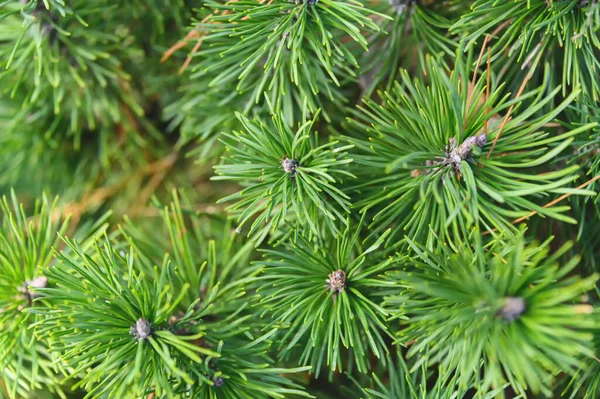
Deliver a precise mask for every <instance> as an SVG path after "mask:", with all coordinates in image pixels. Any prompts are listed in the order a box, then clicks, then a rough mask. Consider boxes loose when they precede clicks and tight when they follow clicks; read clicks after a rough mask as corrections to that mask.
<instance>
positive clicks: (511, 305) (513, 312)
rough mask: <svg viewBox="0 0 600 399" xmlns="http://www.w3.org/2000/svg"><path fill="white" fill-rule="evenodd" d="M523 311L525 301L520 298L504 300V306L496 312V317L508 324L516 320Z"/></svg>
mask: <svg viewBox="0 0 600 399" xmlns="http://www.w3.org/2000/svg"><path fill="white" fill-rule="evenodd" d="M524 311H525V300H524V299H523V298H521V297H510V296H509V297H506V298H504V306H502V308H501V309H500V311H498V316H500V317H502V318H504V320H506V321H508V322H510V321H513V320H516V319H518V318H519V317H520V316H521V314H523V312H524Z"/></svg>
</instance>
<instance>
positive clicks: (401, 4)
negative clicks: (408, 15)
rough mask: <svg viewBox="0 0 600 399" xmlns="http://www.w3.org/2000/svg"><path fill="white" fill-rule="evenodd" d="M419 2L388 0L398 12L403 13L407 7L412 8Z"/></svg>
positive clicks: (413, 0)
mask: <svg viewBox="0 0 600 399" xmlns="http://www.w3.org/2000/svg"><path fill="white" fill-rule="evenodd" d="M416 3H417V0H388V4H389V5H390V6H392V7H394V8H395V9H396V12H397V13H398V14H402V13H403V12H404V10H405V9H406V8H410V7H412V6H413V5H415V4H416Z"/></svg>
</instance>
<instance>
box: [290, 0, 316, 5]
mask: <svg viewBox="0 0 600 399" xmlns="http://www.w3.org/2000/svg"><path fill="white" fill-rule="evenodd" d="M290 1H293V2H294V3H305V4H308V5H313V4H317V3H318V2H319V0H290Z"/></svg>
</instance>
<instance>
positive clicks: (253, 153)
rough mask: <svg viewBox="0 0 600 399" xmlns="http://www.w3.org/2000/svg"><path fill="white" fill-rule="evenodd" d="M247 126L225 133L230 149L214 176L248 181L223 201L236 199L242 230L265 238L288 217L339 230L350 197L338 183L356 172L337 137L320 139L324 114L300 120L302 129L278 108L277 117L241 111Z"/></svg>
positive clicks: (313, 227) (313, 229)
mask: <svg viewBox="0 0 600 399" xmlns="http://www.w3.org/2000/svg"><path fill="white" fill-rule="evenodd" d="M237 116H238V119H239V121H240V123H241V124H242V125H243V126H244V131H240V132H234V133H231V134H229V133H227V134H224V139H223V140H222V141H223V142H224V143H225V145H226V146H227V150H228V153H229V155H228V156H227V157H226V158H225V162H226V163H225V164H222V165H216V166H215V171H216V173H217V174H218V176H216V177H213V179H214V180H235V181H238V182H240V183H242V184H244V185H245V186H246V187H245V188H244V189H242V190H241V191H238V192H237V193H235V194H233V195H230V196H227V197H225V198H223V199H221V200H220V202H221V201H235V203H234V204H233V205H232V206H230V208H229V210H230V211H231V212H232V214H233V215H235V217H236V218H237V220H238V222H239V226H238V229H239V230H241V229H242V228H243V227H244V225H245V224H246V223H251V226H250V228H249V232H248V235H252V236H254V237H255V238H256V240H257V242H261V241H262V240H263V239H264V238H265V236H266V235H267V234H268V233H269V232H272V231H274V230H276V229H277V228H279V227H280V226H281V225H283V224H284V223H287V222H289V221H292V222H296V221H297V222H298V223H299V225H301V226H303V227H306V229H307V231H309V232H310V233H311V234H313V235H315V236H319V234H320V233H321V230H322V229H321V228H320V225H324V226H326V227H327V228H328V229H329V231H331V232H337V231H339V230H338V225H337V224H336V221H342V222H343V221H345V220H346V215H347V214H348V213H349V212H350V201H349V198H348V196H347V195H346V194H344V193H343V192H342V191H341V190H340V188H338V186H339V184H340V182H341V181H342V179H343V178H344V177H349V178H352V177H354V176H353V175H352V174H351V173H349V172H348V171H347V170H346V168H345V165H346V164H348V163H350V162H352V160H351V159H349V158H348V156H347V155H348V154H347V152H346V151H347V150H348V149H349V148H351V146H347V145H346V146H339V147H337V146H336V145H337V144H338V142H337V141H330V142H327V143H325V144H320V143H319V137H318V134H317V132H316V131H314V130H313V126H314V124H315V123H316V121H317V118H318V114H317V115H315V116H314V118H313V119H308V120H305V121H304V122H302V124H298V128H297V130H296V132H293V131H292V129H291V128H290V127H289V126H288V125H287V124H286V123H285V122H284V120H283V118H282V116H281V115H280V114H277V113H275V114H274V115H273V117H272V123H270V124H268V125H267V124H265V123H263V122H261V121H260V120H258V119H255V120H254V121H251V120H249V119H248V118H246V117H245V116H243V115H241V114H238V115H237Z"/></svg>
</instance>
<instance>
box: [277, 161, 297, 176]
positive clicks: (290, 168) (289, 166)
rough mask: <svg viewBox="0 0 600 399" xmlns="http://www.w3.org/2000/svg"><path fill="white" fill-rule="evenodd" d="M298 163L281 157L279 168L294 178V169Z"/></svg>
mask: <svg viewBox="0 0 600 399" xmlns="http://www.w3.org/2000/svg"><path fill="white" fill-rule="evenodd" d="M298 166H299V165H298V161H296V160H295V159H290V158H287V157H283V159H282V160H281V167H282V168H283V171H284V172H285V173H288V174H289V175H290V177H294V176H296V169H298Z"/></svg>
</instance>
